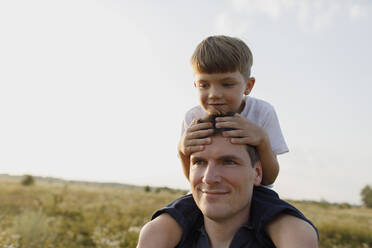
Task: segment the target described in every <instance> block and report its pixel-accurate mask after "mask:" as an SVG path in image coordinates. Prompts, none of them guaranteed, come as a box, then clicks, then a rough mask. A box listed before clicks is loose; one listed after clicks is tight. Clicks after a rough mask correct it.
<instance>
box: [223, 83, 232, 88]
mask: <svg viewBox="0 0 372 248" xmlns="http://www.w3.org/2000/svg"><path fill="white" fill-rule="evenodd" d="M222 86H223V87H232V86H234V83H223V84H222Z"/></svg>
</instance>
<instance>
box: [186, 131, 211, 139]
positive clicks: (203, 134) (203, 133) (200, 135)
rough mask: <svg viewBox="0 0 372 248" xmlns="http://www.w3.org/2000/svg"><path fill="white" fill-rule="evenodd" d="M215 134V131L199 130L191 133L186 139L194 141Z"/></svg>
mask: <svg viewBox="0 0 372 248" xmlns="http://www.w3.org/2000/svg"><path fill="white" fill-rule="evenodd" d="M212 133H213V129H206V130H199V131H194V132H189V133H188V134H187V136H186V139H188V140H192V139H200V138H204V137H207V136H208V135H211V134H212Z"/></svg>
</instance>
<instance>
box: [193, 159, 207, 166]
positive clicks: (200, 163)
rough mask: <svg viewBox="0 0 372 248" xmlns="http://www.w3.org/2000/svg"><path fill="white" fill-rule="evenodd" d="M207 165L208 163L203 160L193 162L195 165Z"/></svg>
mask: <svg viewBox="0 0 372 248" xmlns="http://www.w3.org/2000/svg"><path fill="white" fill-rule="evenodd" d="M205 164H206V162H205V161H204V160H201V159H198V160H195V161H193V165H198V166H201V165H205Z"/></svg>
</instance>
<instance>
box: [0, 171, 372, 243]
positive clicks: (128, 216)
mask: <svg viewBox="0 0 372 248" xmlns="http://www.w3.org/2000/svg"><path fill="white" fill-rule="evenodd" d="M184 193H185V192H184V191H179V190H173V189H169V188H152V187H149V186H146V187H128V186H125V187H120V186H118V185H116V186H107V185H100V184H92V183H90V184H83V183H72V182H63V181H58V182H53V181H49V182H46V181H40V180H35V182H34V184H32V185H29V186H25V185H22V183H21V178H12V177H0V248H5V247H6V248H17V247H27V248H33V247H56V248H59V247H60V248H62V247H69V248H75V247H79V248H81V247H102V248H103V247H135V246H136V243H137V238H138V234H139V231H140V229H141V227H142V225H143V224H144V223H146V222H147V221H148V220H149V218H150V217H151V215H152V213H153V212H154V211H155V210H156V209H159V208H161V207H162V206H164V205H165V204H167V203H169V202H170V201H172V200H174V199H176V198H178V197H180V196H181V195H183V194H184ZM291 203H292V204H293V205H295V206H296V207H297V208H298V209H300V210H301V211H302V212H303V213H304V214H305V215H306V216H307V217H309V218H310V219H311V220H312V221H313V222H314V224H315V225H316V226H317V227H318V229H319V232H320V247H337V248H341V247H342V248H349V247H350V248H351V247H353V248H355V247H363V248H366V247H372V209H367V208H363V207H360V206H351V205H349V204H330V203H327V202H300V201H291Z"/></svg>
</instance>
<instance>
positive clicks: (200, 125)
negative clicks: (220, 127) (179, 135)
mask: <svg viewBox="0 0 372 248" xmlns="http://www.w3.org/2000/svg"><path fill="white" fill-rule="evenodd" d="M212 127H213V125H212V123H210V122H204V123H195V124H192V125H190V127H189V128H188V129H187V131H188V132H195V131H198V130H203V129H209V128H212Z"/></svg>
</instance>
